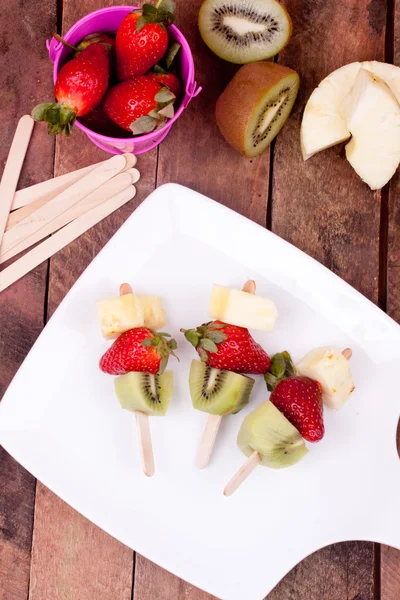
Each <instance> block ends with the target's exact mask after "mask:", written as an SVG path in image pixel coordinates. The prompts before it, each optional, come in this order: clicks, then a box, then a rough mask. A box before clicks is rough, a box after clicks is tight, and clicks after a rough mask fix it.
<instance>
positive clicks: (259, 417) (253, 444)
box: [237, 401, 308, 469]
mask: <svg viewBox="0 0 400 600" xmlns="http://www.w3.org/2000/svg"><path fill="white" fill-rule="evenodd" d="M237 443H238V446H239V448H240V449H241V451H242V452H243V454H245V455H246V456H251V455H252V454H253V452H258V453H259V454H260V455H261V459H262V461H261V464H263V465H264V466H266V467H272V468H273V469H281V468H283V467H291V466H292V465H294V464H296V463H297V462H299V460H301V459H302V458H303V456H305V455H306V454H307V452H308V449H307V447H306V445H305V443H304V440H303V438H302V437H301V435H300V433H299V432H298V431H297V429H296V428H295V427H294V426H293V425H292V424H291V423H289V421H288V420H287V419H286V417H285V416H284V415H283V414H282V413H281V412H280V411H279V410H278V409H277V408H276V407H275V406H274V405H273V404H272V402H269V401H267V402H263V403H262V404H260V406H257V408H256V409H254V410H253V411H252V412H251V413H250V414H249V415H247V417H246V418H245V420H244V421H243V423H242V426H241V428H240V431H239V435H238V438H237Z"/></svg>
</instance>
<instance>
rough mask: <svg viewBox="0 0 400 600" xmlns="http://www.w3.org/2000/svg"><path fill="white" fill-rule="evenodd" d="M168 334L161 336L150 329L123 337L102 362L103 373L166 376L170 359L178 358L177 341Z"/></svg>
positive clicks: (130, 332) (125, 334) (133, 331)
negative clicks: (162, 374) (164, 374)
mask: <svg viewBox="0 0 400 600" xmlns="http://www.w3.org/2000/svg"><path fill="white" fill-rule="evenodd" d="M169 337H171V336H170V335H169V334H168V333H157V332H156V331H153V330H151V329H148V328H146V327H138V328H136V329H130V330H129V331H126V332H125V333H123V334H122V335H120V336H119V337H118V338H117V339H116V340H115V342H114V343H113V345H112V346H111V348H109V349H108V350H107V352H105V353H104V354H103V356H102V358H101V359H100V365H99V366H100V369H101V370H102V371H103V372H104V373H108V374H109V375H124V374H125V373H130V372H131V371H140V372H145V373H152V374H153V375H155V374H156V373H163V372H164V371H165V368H166V366H167V364H168V359H169V357H170V356H171V355H172V356H175V358H177V356H176V354H175V353H174V350H176V348H177V345H176V341H175V340H173V339H167V338H169Z"/></svg>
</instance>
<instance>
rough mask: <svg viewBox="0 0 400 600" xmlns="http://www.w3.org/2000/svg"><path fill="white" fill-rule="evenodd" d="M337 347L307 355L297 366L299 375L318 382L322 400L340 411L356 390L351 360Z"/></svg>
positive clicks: (318, 350)
mask: <svg viewBox="0 0 400 600" xmlns="http://www.w3.org/2000/svg"><path fill="white" fill-rule="evenodd" d="M345 352H348V351H344V352H343V353H342V352H341V351H340V350H339V348H336V347H335V346H326V347H323V348H316V349H315V350H311V352H309V353H308V354H306V355H305V356H304V357H303V358H302V359H301V360H300V361H299V362H298V363H297V364H296V371H297V373H299V375H303V376H305V377H310V378H311V379H315V380H316V381H318V382H319V383H320V385H321V388H322V399H323V401H324V402H325V404H327V405H328V406H329V407H330V408H334V409H336V410H338V409H339V408H341V407H342V406H343V404H344V403H345V402H346V400H347V399H348V398H349V396H350V395H351V393H352V392H353V390H354V387H355V386H354V381H353V377H352V375H351V371H350V360H349V359H346V357H345V355H344V354H345Z"/></svg>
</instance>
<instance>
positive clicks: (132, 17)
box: [116, 0, 175, 81]
mask: <svg viewBox="0 0 400 600" xmlns="http://www.w3.org/2000/svg"><path fill="white" fill-rule="evenodd" d="M174 10H175V4H174V2H173V0H159V1H158V2H157V4H156V5H155V6H153V5H152V4H144V5H143V8H142V9H141V10H134V11H133V12H131V13H129V14H128V15H127V16H126V17H125V19H124V20H123V21H122V23H121V25H120V26H119V28H118V31H117V37H116V53H117V75H118V79H120V80H121V81H125V80H127V79H131V78H132V77H135V76H136V75H144V73H146V72H147V71H149V69H151V68H152V67H153V66H154V65H155V64H156V63H157V62H158V61H159V60H161V59H162V57H163V56H164V54H165V53H166V51H167V48H168V33H167V29H166V28H167V26H168V25H170V24H171V23H172V22H173V20H174V14H173V13H174Z"/></svg>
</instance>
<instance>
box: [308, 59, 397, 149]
mask: <svg viewBox="0 0 400 600" xmlns="http://www.w3.org/2000/svg"><path fill="white" fill-rule="evenodd" d="M360 69H365V70H366V71H371V72H372V73H374V74H375V75H378V77H381V79H383V80H384V81H385V82H386V83H387V84H388V85H389V86H390V87H391V89H392V91H393V92H394V94H395V96H396V98H397V100H398V101H399V102H400V68H399V67H395V66H393V65H389V64H386V63H380V62H377V61H364V62H362V63H360V62H354V63H350V64H348V65H345V66H344V67H341V68H340V69H337V70H336V71H334V72H333V73H331V74H330V75H328V77H326V78H325V79H324V80H323V81H321V83H320V84H319V86H318V87H317V88H316V89H315V90H314V91H313V93H312V94H311V96H310V99H309V100H308V102H307V104H306V107H305V109H304V115H303V120H302V123H301V132H300V138H301V149H302V153H303V158H304V160H307V159H308V158H310V157H311V156H313V155H314V154H316V153H317V152H320V151H321V150H325V149H326V148H330V147H331V146H334V145H335V144H339V143H340V142H344V141H346V140H347V139H348V138H349V137H350V131H349V129H348V127H347V124H346V119H345V116H344V115H343V113H342V112H341V107H342V103H343V100H344V98H345V97H346V96H347V94H348V93H349V92H350V90H351V88H352V87H353V85H354V82H355V80H356V77H357V75H358V72H359V70H360Z"/></svg>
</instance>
